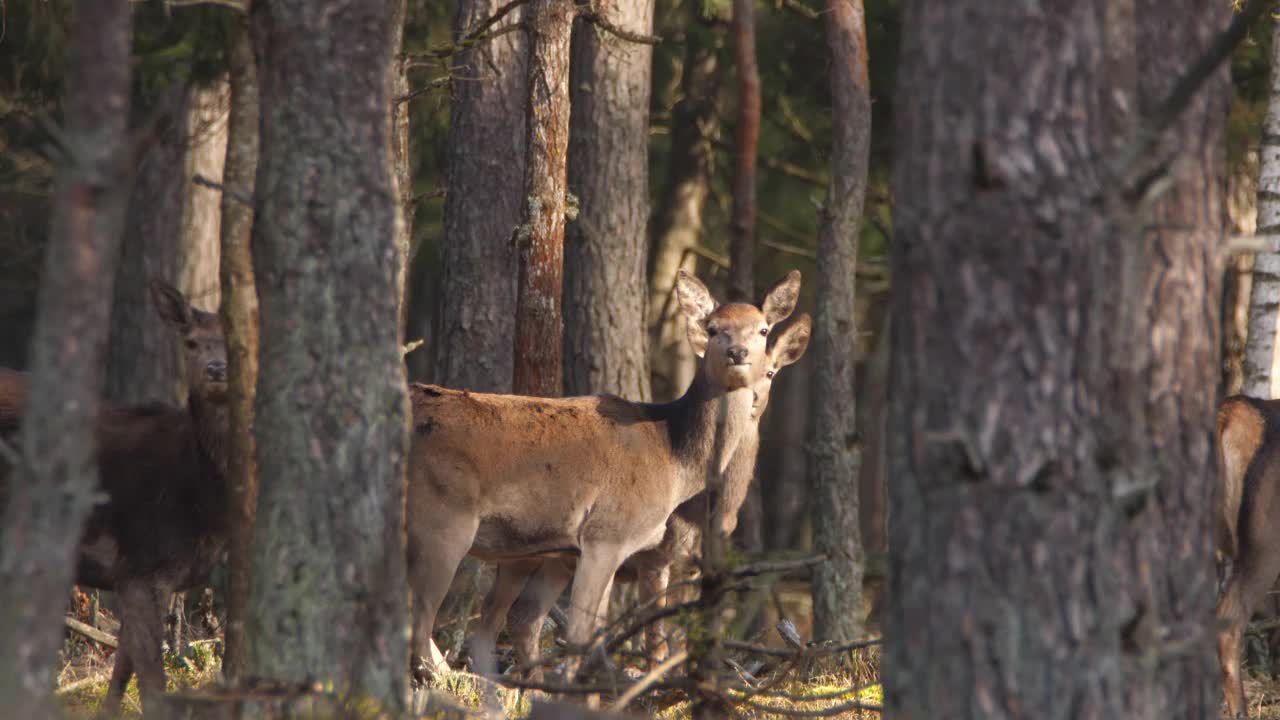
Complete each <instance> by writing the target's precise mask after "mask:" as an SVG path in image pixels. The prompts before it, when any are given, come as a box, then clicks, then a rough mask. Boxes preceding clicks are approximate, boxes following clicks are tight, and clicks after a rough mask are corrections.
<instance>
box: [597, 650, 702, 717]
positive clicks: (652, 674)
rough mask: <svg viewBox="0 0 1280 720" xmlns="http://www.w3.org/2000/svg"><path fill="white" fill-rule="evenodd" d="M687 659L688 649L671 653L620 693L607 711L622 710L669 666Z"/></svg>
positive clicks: (659, 677)
mask: <svg viewBox="0 0 1280 720" xmlns="http://www.w3.org/2000/svg"><path fill="white" fill-rule="evenodd" d="M687 659H689V653H688V651H684V652H678V653H676V654H675V655H672V656H671V657H669V658H667V659H666V660H664V661H663V662H662V664H660V665H658V667H656V668H654V669H653V670H651V671H649V674H648V675H645V676H644V677H643V678H641V680H640V681H639V682H637V683H636V684H635V685H632V686H631V687H629V688H627V691H626V692H624V693H622V697H620V698H618V700H617V702H615V703H614V704H613V705H611V706H609V711H610V712H622V711H623V710H624V709H625V708H626V707H627V704H628V703H630V702H631V701H632V700H635V699H636V698H638V697H640V695H641V694H642V693H644V691H645V690H648V689H649V688H650V687H653V685H655V684H656V683H657V682H658V681H659V680H661V679H662V676H663V675H666V674H667V673H668V672H669V671H670V670H671V668H674V667H675V666H677V665H679V664H680V663H682V662H684V661H685V660H687Z"/></svg>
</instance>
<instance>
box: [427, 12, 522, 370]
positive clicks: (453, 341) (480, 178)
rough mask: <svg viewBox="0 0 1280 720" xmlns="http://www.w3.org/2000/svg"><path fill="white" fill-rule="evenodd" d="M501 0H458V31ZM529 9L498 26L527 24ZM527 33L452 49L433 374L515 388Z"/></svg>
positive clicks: (485, 15)
mask: <svg viewBox="0 0 1280 720" xmlns="http://www.w3.org/2000/svg"><path fill="white" fill-rule="evenodd" d="M502 5H503V3H502V2H501V0H460V2H459V3H458V12H457V16H456V19H455V22H454V28H453V34H454V38H455V40H456V39H459V38H461V37H462V36H463V35H465V34H466V33H467V32H468V31H469V30H470V29H471V28H473V27H476V26H477V25H478V24H479V23H481V22H482V21H484V20H486V19H488V18H489V17H490V16H492V15H493V14H494V13H495V12H496V11H497V10H498V8H499V7H501V6H502ZM525 11H526V9H525V8H517V9H515V10H513V11H512V12H510V13H508V15H507V17H506V18H504V19H503V20H502V21H501V22H500V23H498V24H497V25H495V26H494V28H493V30H494V31H495V32H496V31H499V30H502V29H503V28H506V27H507V26H508V25H510V24H512V23H518V22H521V19H522V17H523V14H524V12H525ZM526 46H527V40H526V38H525V33H523V32H508V33H506V34H504V35H502V36H500V37H497V38H494V39H493V40H490V41H488V42H485V43H482V44H480V45H478V46H476V47H473V48H469V49H467V50H464V51H462V52H460V53H458V54H457V55H456V56H455V60H454V63H453V67H452V69H451V72H452V74H453V76H454V77H456V78H459V79H458V81H457V82H455V83H453V85H452V100H451V102H450V106H449V144H448V149H447V155H446V160H445V162H446V166H447V171H446V172H447V175H446V179H445V182H446V193H447V194H446V195H445V204H444V235H445V242H444V257H443V265H444V272H443V277H442V278H441V281H440V290H439V303H438V304H437V312H438V315H437V321H436V327H437V328H438V329H439V332H438V333H437V334H436V341H435V343H434V345H435V348H434V352H435V366H434V372H433V374H432V381H433V382H436V383H439V384H441V385H446V386H448V387H454V388H462V389H467V390H474V391H478V392H510V391H511V375H512V367H513V366H512V355H511V349H512V348H511V338H512V336H513V335H514V334H515V306H516V295H515V290H516V255H515V248H514V246H513V245H512V242H511V232H512V230H513V229H514V228H515V227H516V225H518V224H519V222H520V213H521V210H522V208H523V205H524V203H523V201H522V195H521V191H522V188H523V183H524V164H525V145H526V138H525V102H526V99H527V95H528V93H527V92H526V89H525V88H526V87H527V85H526V82H527V77H526V67H527V65H526V57H525V48H526Z"/></svg>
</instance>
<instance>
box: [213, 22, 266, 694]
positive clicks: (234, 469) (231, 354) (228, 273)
mask: <svg viewBox="0 0 1280 720" xmlns="http://www.w3.org/2000/svg"><path fill="white" fill-rule="evenodd" d="M232 22H234V23H235V25H234V27H233V28H232V30H231V39H230V47H229V49H228V64H229V66H230V74H229V84H230V87H231V99H230V101H229V105H230V110H229V113H228V118H227V154H226V161H225V165H224V168H223V176H222V182H223V187H224V188H225V189H224V191H223V193H222V271H221V281H222V307H221V314H222V327H223V329H224V330H225V331H226V333H227V373H228V379H229V381H230V384H229V387H228V392H229V394H230V398H229V401H228V416H229V420H230V424H231V427H230V432H229V434H228V440H229V444H228V447H227V485H228V487H229V488H230V490H231V491H230V492H229V493H228V498H229V501H230V507H229V508H228V513H229V517H230V522H229V523H228V528H229V533H230V536H231V538H230V542H229V543H228V550H227V554H228V559H227V629H226V646H225V648H226V649H225V650H224V651H223V655H222V673H223V675H224V676H225V677H226V679H227V683H228V684H230V685H232V686H235V685H236V684H238V683H239V682H240V681H241V679H242V678H243V677H244V671H245V644H244V643H245V637H244V628H245V618H246V614H247V610H248V603H249V563H250V560H249V557H250V555H249V553H250V545H251V542H252V539H253V525H254V518H255V516H256V510H257V502H258V474H257V462H256V457H255V450H254V442H253V406H254V401H255V398H256V396H257V382H258V294H257V290H256V288H255V286H254V276H253V254H252V250H253V249H252V246H251V244H250V242H251V239H252V234H253V206H252V205H251V204H248V203H246V200H248V199H250V198H252V197H253V194H254V193H253V189H254V181H255V175H256V173H257V169H258V74H257V69H256V68H255V66H254V62H253V48H252V46H251V45H250V43H249V20H248V17H247V15H244V14H241V15H239V16H238V17H236V18H235V19H234V20H233V21H232Z"/></svg>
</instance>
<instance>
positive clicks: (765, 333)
mask: <svg viewBox="0 0 1280 720" xmlns="http://www.w3.org/2000/svg"><path fill="white" fill-rule="evenodd" d="M760 334H761V335H768V334H769V328H760Z"/></svg>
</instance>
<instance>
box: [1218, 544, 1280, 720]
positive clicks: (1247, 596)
mask: <svg viewBox="0 0 1280 720" xmlns="http://www.w3.org/2000/svg"><path fill="white" fill-rule="evenodd" d="M1277 575H1280V552H1275V551H1274V548H1273V549H1272V551H1271V552H1267V551H1266V549H1265V548H1263V547H1259V545H1258V544H1256V543H1250V544H1249V545H1247V546H1246V547H1244V548H1242V551H1241V556H1240V557H1239V558H1238V559H1237V562H1236V567H1235V571H1234V572H1233V573H1232V574H1231V577H1230V578H1229V579H1228V580H1227V589H1226V592H1224V593H1223V594H1222V600H1221V601H1220V602H1219V603H1218V613H1217V614H1218V618H1219V620H1221V621H1223V622H1224V624H1225V627H1223V629H1222V630H1220V631H1219V632H1218V662H1219V664H1220V665H1221V668H1222V686H1223V694H1224V697H1225V700H1226V704H1227V711H1228V713H1229V714H1230V715H1231V716H1232V717H1235V716H1238V715H1240V714H1241V713H1243V712H1244V708H1245V704H1244V703H1245V699H1244V678H1243V677H1242V675H1241V673H1240V649H1241V642H1242V640H1243V637H1244V628H1245V625H1246V624H1247V623H1248V622H1249V618H1250V617H1251V616H1252V615H1253V611H1254V608H1256V607H1257V606H1258V604H1259V603H1260V602H1261V601H1262V600H1263V599H1264V598H1265V597H1266V593H1267V591H1268V590H1270V589H1271V586H1272V585H1273V584H1274V583H1275V581H1276V577H1277Z"/></svg>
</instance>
